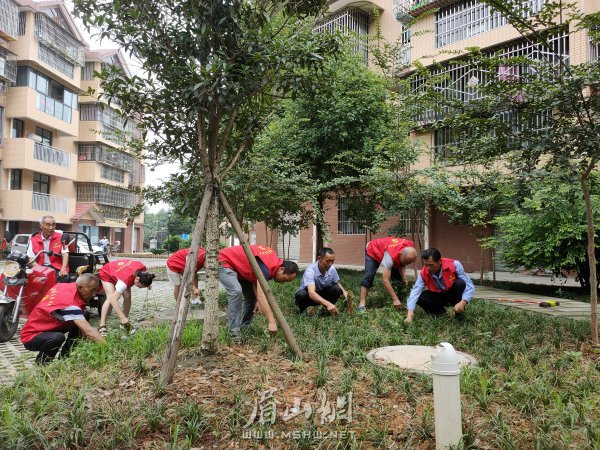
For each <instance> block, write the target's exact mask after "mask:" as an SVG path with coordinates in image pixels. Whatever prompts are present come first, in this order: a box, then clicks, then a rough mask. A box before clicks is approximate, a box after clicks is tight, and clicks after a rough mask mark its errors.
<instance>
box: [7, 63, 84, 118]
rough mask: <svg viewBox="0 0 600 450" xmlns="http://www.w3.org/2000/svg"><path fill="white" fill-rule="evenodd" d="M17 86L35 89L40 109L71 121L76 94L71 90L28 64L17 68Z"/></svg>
mask: <svg viewBox="0 0 600 450" xmlns="http://www.w3.org/2000/svg"><path fill="white" fill-rule="evenodd" d="M17 86H29V87H30V88H31V89H35V90H36V91H37V99H36V106H37V108H38V109H39V110H40V111H43V112H45V113H46V114H50V115H51V116H54V117H56V118H58V119H61V120H63V121H65V122H67V123H71V119H72V111H73V110H77V95H75V93H74V92H73V91H70V90H69V89H67V88H65V87H64V86H63V85H62V84H60V83H59V82H58V81H55V80H53V79H52V78H48V77H47V76H45V75H42V74H41V73H39V72H38V71H36V70H34V69H32V68H31V67H28V66H19V67H18V68H17Z"/></svg>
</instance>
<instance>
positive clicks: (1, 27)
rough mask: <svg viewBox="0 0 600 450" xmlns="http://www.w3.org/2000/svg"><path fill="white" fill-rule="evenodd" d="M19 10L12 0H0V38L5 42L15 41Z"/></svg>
mask: <svg viewBox="0 0 600 450" xmlns="http://www.w3.org/2000/svg"><path fill="white" fill-rule="evenodd" d="M18 24H19V9H18V8H17V5H16V4H15V3H13V2H12V0H0V38H1V39H4V40H5V41H15V40H16V39H17V28H18Z"/></svg>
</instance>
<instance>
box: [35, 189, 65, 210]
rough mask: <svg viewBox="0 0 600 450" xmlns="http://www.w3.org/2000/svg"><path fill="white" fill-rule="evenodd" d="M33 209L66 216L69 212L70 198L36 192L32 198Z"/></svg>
mask: <svg viewBox="0 0 600 450" xmlns="http://www.w3.org/2000/svg"><path fill="white" fill-rule="evenodd" d="M31 209H34V210H36V211H47V212H54V213H64V214H66V213H68V212H69V198H68V197H57V196H56V195H49V194H42V193H40V192H34V193H33V196H32V198H31Z"/></svg>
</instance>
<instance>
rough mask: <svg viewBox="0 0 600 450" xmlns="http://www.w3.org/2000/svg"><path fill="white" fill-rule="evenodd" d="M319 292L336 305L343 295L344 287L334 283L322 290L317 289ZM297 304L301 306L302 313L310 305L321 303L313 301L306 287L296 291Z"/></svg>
mask: <svg viewBox="0 0 600 450" xmlns="http://www.w3.org/2000/svg"><path fill="white" fill-rule="evenodd" d="M317 294H319V295H320V296H321V297H323V298H324V299H325V300H327V301H328V302H330V303H333V304H334V305H335V303H336V302H337V301H338V299H339V298H340V297H341V296H342V288H341V287H340V286H339V285H338V284H334V285H333V286H329V287H326V288H325V289H323V290H321V291H317ZM296 305H298V308H300V312H301V313H302V312H304V310H305V309H306V308H308V307H309V306H319V303H316V302H313V301H312V300H311V299H310V298H309V296H308V289H306V288H304V289H300V290H299V291H298V292H296Z"/></svg>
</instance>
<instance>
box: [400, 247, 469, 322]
mask: <svg viewBox="0 0 600 450" xmlns="http://www.w3.org/2000/svg"><path fill="white" fill-rule="evenodd" d="M421 259H422V260H423V268H422V269H421V272H419V276H418V277H417V281H416V282H415V285H414V287H413V288H412V291H410V295H409V296H408V301H407V302H406V309H407V310H408V314H407V315H406V319H405V320H404V323H407V324H409V323H411V322H412V321H413V316H414V313H415V307H416V305H419V306H420V307H421V308H423V309H424V310H425V312H427V313H428V314H433V315H439V314H443V313H444V311H445V308H446V307H447V306H453V307H454V312H455V313H456V315H457V317H460V316H462V314H463V313H464V311H465V307H466V306H467V303H469V302H470V301H471V299H472V298H473V293H474V292H475V286H474V285H473V281H471V279H470V278H469V277H468V276H467V274H466V273H465V269H464V268H463V266H462V264H461V263H460V262H459V261H458V260H454V259H450V258H442V255H441V254H440V252H439V250H437V249H435V248H433V247H432V248H428V249H427V250H423V253H421ZM425 288H427V290H426V291H424V290H425Z"/></svg>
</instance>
